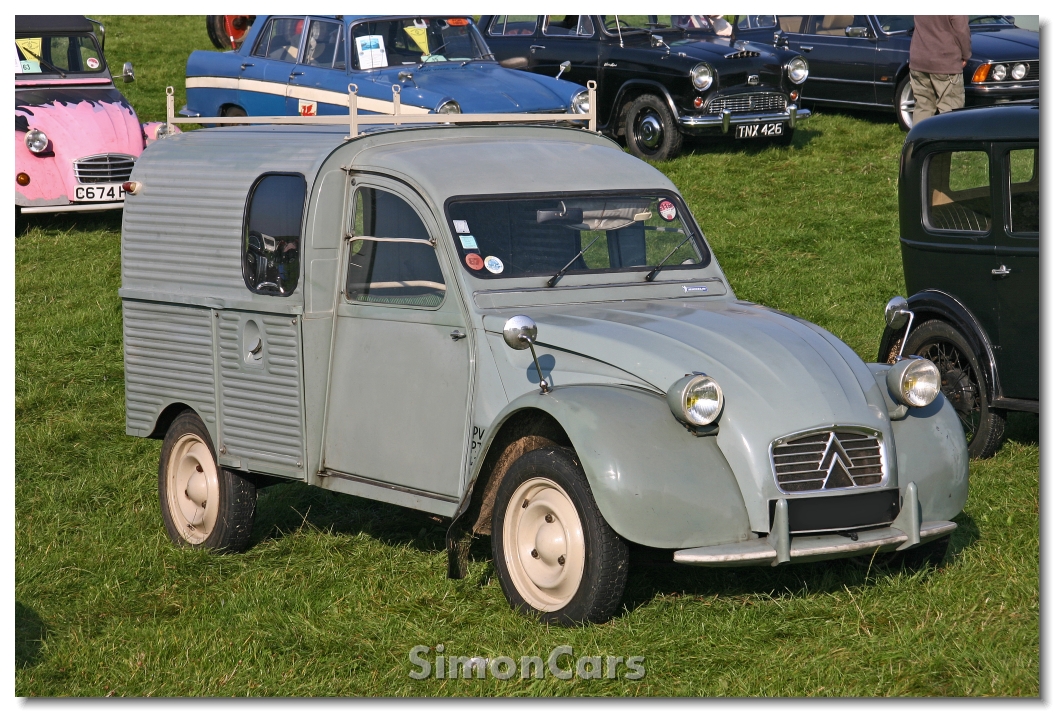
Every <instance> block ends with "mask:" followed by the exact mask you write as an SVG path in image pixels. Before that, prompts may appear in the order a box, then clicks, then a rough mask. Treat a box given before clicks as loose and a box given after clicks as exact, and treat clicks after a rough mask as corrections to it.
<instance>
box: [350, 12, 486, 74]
mask: <svg viewBox="0 0 1054 712" xmlns="http://www.w3.org/2000/svg"><path fill="white" fill-rule="evenodd" d="M351 34H352V61H353V63H354V66H355V68H356V69H376V68H379V67H392V66H399V65H404V64H418V63H421V62H465V61H471V60H476V59H485V58H490V57H491V54H490V51H489V50H488V49H487V46H486V45H485V44H484V43H483V38H482V37H480V36H479V32H478V31H477V30H476V27H475V25H473V24H472V21H471V20H470V19H468V18H467V17H404V18H399V19H397V20H379V21H376V22H360V23H357V24H356V25H354V26H353V27H352V30H351Z"/></svg>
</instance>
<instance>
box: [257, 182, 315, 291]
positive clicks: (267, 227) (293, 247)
mask: <svg viewBox="0 0 1054 712" xmlns="http://www.w3.org/2000/svg"><path fill="white" fill-rule="evenodd" d="M306 197H307V181H305V180H304V176H302V175H299V174H283V173H269V174H266V175H263V176H261V177H260V178H259V179H258V180H257V181H256V183H255V184H254V185H253V187H252V189H251V190H250V191H249V203H248V207H247V208H246V211H245V227H244V228H243V237H242V277H243V278H244V279H245V286H246V287H248V288H249V289H250V290H252V291H253V292H256V293H257V294H271V295H274V296H277V297H288V296H289V295H290V294H292V293H293V292H294V291H295V290H296V284H297V281H298V280H299V279H300V223H301V222H302V218H303V216H304V200H305V198H306Z"/></svg>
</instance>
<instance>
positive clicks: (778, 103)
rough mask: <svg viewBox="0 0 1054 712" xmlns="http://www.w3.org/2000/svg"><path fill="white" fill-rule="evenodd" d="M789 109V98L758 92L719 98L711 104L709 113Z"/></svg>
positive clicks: (772, 93)
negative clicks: (726, 110)
mask: <svg viewBox="0 0 1054 712" xmlns="http://www.w3.org/2000/svg"><path fill="white" fill-rule="evenodd" d="M786 108H787V98H786V97H785V96H783V95H782V94H776V93H774V92H757V93H756V94H736V95H735V96H719V97H717V98H716V99H714V100H713V101H711V102H710V107H709V109H708V111H709V112H710V113H711V114H720V113H721V112H722V111H724V110H725V109H728V110H729V111H731V112H732V113H733V114H744V113H748V112H751V111H783V110H784V109H786Z"/></svg>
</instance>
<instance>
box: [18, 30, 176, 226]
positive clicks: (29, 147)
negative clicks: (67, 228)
mask: <svg viewBox="0 0 1054 712" xmlns="http://www.w3.org/2000/svg"><path fill="white" fill-rule="evenodd" d="M95 27H96V25H93V24H92V22H91V21H89V20H88V19H87V18H84V17H81V16H78V15H16V16H15V205H16V210H20V211H21V212H23V213H54V212H65V211H86V210H109V209H113V208H120V207H122V206H123V205H124V187H123V186H124V183H125V182H126V181H128V178H129V175H130V174H131V172H132V165H133V164H134V163H135V159H136V158H138V157H139V154H141V153H142V152H143V149H144V148H145V147H146V146H148V145H149V144H150V143H152V142H153V141H155V140H157V139H158V138H162V137H163V136H164V128H163V127H164V124H163V123H159V122H158V123H148V124H140V123H139V118H138V117H137V116H136V114H135V111H134V110H133V109H132V107H131V106H130V105H129V104H128V101H127V100H126V99H125V98H124V96H123V95H122V94H121V92H119V91H118V90H117V87H115V86H114V83H113V77H112V76H111V75H110V71H109V69H108V68H107V66H106V59H105V57H104V56H103V52H102V46H101V43H100V41H99V37H103V38H104V37H105V35H104V34H103V31H102V26H101V25H99V28H100V31H99V32H98V33H96V31H95ZM123 76H124V78H125V81H131V80H132V79H133V78H134V76H133V74H132V66H131V64H130V63H129V64H126V65H125V68H124V73H123Z"/></svg>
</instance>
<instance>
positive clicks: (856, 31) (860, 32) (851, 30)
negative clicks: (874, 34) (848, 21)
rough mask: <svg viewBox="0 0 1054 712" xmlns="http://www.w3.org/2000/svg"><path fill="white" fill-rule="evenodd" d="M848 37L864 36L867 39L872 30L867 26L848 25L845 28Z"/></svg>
mask: <svg viewBox="0 0 1054 712" xmlns="http://www.w3.org/2000/svg"><path fill="white" fill-rule="evenodd" d="M845 36H846V37H863V38H864V39H867V38H868V37H870V36H871V30H870V29H869V28H867V27H847V28H845Z"/></svg>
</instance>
